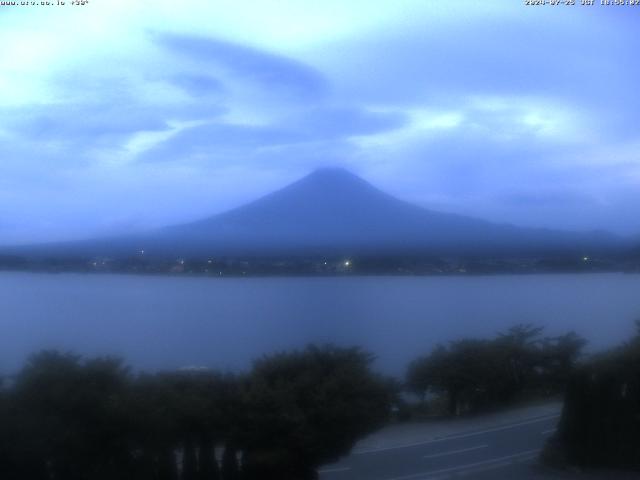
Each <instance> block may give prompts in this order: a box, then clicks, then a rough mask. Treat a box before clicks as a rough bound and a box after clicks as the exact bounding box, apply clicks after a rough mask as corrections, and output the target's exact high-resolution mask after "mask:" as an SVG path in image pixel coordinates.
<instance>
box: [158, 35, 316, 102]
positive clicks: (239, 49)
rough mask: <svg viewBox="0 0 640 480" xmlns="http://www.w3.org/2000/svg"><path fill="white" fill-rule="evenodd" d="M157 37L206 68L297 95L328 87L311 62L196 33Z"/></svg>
mask: <svg viewBox="0 0 640 480" xmlns="http://www.w3.org/2000/svg"><path fill="white" fill-rule="evenodd" d="M152 38H153V39H154V41H155V42H156V43H157V44H158V45H159V46H161V47H163V48H165V49H167V50H170V51H172V52H174V53H175V54H177V55H179V56H182V57H187V58H190V59H192V60H194V61H196V62H198V63H199V65H200V66H201V68H202V69H207V68H211V67H221V68H223V69H224V70H226V71H227V72H228V73H231V74H232V75H233V76H235V77H237V78H240V79H242V80H245V81H250V82H253V83H255V84H258V85H259V86H261V87H262V88H264V89H269V90H272V91H273V92H274V93H278V94H285V95H289V96H291V97H293V98H317V97H322V96H324V95H325V94H326V93H327V91H328V83H327V81H326V79H325V78H324V76H323V75H322V74H321V73H320V72H318V71H317V70H316V69H314V68H312V67H309V66H308V65H306V64H304V63H302V62H298V61H296V60H293V59H291V58H287V57H284V56H281V55H276V54H273V53H267V52H264V51H261V50H258V49H255V48H250V47H247V46H242V45H238V44H235V43H231V42H227V41H223V40H218V39H213V38H205V37H199V36H192V35H180V34H174V33H155V34H153V37H152Z"/></svg>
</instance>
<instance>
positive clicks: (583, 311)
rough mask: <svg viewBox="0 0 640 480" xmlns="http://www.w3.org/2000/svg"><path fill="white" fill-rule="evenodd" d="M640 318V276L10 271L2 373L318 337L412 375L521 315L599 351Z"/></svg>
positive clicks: (3, 278) (240, 351) (224, 358)
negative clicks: (427, 356) (71, 356)
mask: <svg viewBox="0 0 640 480" xmlns="http://www.w3.org/2000/svg"><path fill="white" fill-rule="evenodd" d="M636 318H640V275H623V274H597V275H530V276H506V275H505V276H492V277H364V278H249V279H246V278H242V279H231V278H227V279H209V278H176V277H149V276H119V275H75V274H65V275H48V274H27V273H0V372H2V371H4V372H7V371H12V370H15V369H16V368H18V367H19V366H20V365H21V363H22V361H23V360H24V358H25V357H26V356H27V355H28V354H29V353H31V352H33V351H35V350H38V349H41V348H52V347H55V348H58V349H69V350H73V351H76V352H79V353H83V354H103V353H109V354H116V355H119V356H123V357H124V358H125V359H126V360H127V361H128V362H129V363H130V364H131V365H133V366H135V367H139V368H144V369H156V368H174V367H180V366H188V365H203V366H213V367H217V368H223V369H227V368H228V369H242V368H246V367H248V366H249V365H250V362H251V359H252V358H254V357H256V356H259V355H261V354H263V353H267V352H273V351H274V350H279V349H286V348H290V347H300V346H304V345H305V344H306V343H308V342H311V341H315V342H335V343H338V344H342V345H351V344H357V345H360V346H363V347H365V348H366V349H368V350H370V351H372V352H374V353H375V354H376V355H377V356H378V361H377V362H378V363H377V366H378V367H379V368H380V369H381V370H382V371H384V372H386V373H392V374H401V373H402V372H403V370H404V368H405V366H406V365H407V363H408V362H409V361H410V360H411V359H412V358H414V357H415V356H417V355H419V354H421V353H424V352H427V351H428V350H429V349H430V348H431V347H432V346H433V345H434V344H435V343H437V342H442V341H448V340H451V339H455V338H457V337H460V336H462V335H469V336H486V335H492V334H494V333H495V332H497V331H500V330H502V329H505V328H507V327H508V326H510V325H512V324H514V323H517V322H535V323H538V324H541V325H545V326H547V327H548V331H549V333H562V332H565V331H567V330H570V329H573V330H576V331H577V332H578V333H580V334H582V335H584V336H585V337H587V338H588V339H589V340H590V342H591V348H603V347H606V346H610V345H612V344H614V343H616V342H619V341H621V340H624V339H625V338H626V337H628V336H629V335H630V333H631V332H633V320H634V319H636Z"/></svg>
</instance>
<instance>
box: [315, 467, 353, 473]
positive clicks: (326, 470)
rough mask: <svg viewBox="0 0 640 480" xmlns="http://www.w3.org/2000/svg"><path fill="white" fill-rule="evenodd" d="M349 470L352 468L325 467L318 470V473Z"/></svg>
mask: <svg viewBox="0 0 640 480" xmlns="http://www.w3.org/2000/svg"><path fill="white" fill-rule="evenodd" d="M349 470H351V467H336V468H323V469H322V470H318V473H338V472H348V471H349Z"/></svg>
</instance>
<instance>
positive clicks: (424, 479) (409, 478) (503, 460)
mask: <svg viewBox="0 0 640 480" xmlns="http://www.w3.org/2000/svg"><path fill="white" fill-rule="evenodd" d="M539 452H540V450H539V449H536V450H526V451H524V452H520V453H514V454H513V455H506V456H504V457H497V458H491V459H489V460H483V461H481V462H474V463H467V464H465V465H458V466H455V467H449V468H442V469H440V470H432V471H430V472H420V473H412V474H411V475H404V476H402V477H393V478H388V479H386V480H413V479H420V480H433V479H434V478H436V477H434V475H441V474H443V473H452V472H461V471H463V470H470V469H473V468H475V467H482V466H489V467H488V468H491V467H493V466H497V465H500V464H505V465H508V464H509V463H510V462H509V460H511V461H525V460H529V457H531V458H533V457H535V455H537V454H538V453H539ZM480 470H481V469H480Z"/></svg>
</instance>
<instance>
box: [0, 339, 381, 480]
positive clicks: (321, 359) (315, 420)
mask: <svg viewBox="0 0 640 480" xmlns="http://www.w3.org/2000/svg"><path fill="white" fill-rule="evenodd" d="M371 361H372V357H371V356H370V355H369V354H367V353H365V352H362V351H361V350H359V349H356V348H337V347H331V346H327V347H313V346H311V347H308V348H307V349H306V350H303V351H295V352H291V353H282V354H277V355H272V356H268V357H264V358H262V359H260V360H258V361H256V362H255V364H254V367H253V369H252V371H251V372H250V373H249V374H247V375H243V376H232V375H223V374H220V373H214V372H210V371H198V370H191V371H179V372H170V373H158V374H153V375H150V374H142V375H133V374H132V373H131V372H130V371H129V369H128V368H127V367H126V366H125V365H123V363H122V362H121V361H119V360H116V359H111V358H95V359H88V360H83V359H81V358H80V357H78V356H75V355H71V354H61V353H57V352H50V351H49V352H42V353H39V354H36V355H35V356H33V357H31V358H30V359H29V361H28V362H27V364H26V366H25V367H24V368H23V369H22V371H21V372H19V374H18V375H17V376H16V377H15V378H13V379H11V380H10V381H7V380H6V379H5V384H4V386H3V388H2V390H1V396H0V472H1V478H2V479H3V480H14V479H15V480H45V479H46V480H113V479H119V480H127V479H131V480H134V479H135V480H147V479H148V480H205V479H206V480H238V479H243V480H253V479H260V480H269V479H273V480H276V479H277V480H282V479H288V480H306V479H313V478H316V477H317V473H316V469H317V467H318V466H319V465H321V464H325V463H328V462H331V461H334V460H336V459H337V458H338V457H339V456H341V455H344V454H346V453H347V452H348V451H349V450H350V448H351V447H352V445H353V444H354V443H355V441H356V440H358V439H359V438H360V437H362V436H363V435H365V434H367V433H369V432H371V431H372V430H374V429H376V428H378V427H379V426H380V425H382V424H383V423H384V422H385V421H386V420H387V419H388V417H389V412H390V407H391V404H392V400H393V398H392V397H393V394H394V392H393V389H392V388H391V387H390V383H389V381H388V380H386V379H384V378H382V377H380V376H378V375H377V374H375V373H373V372H372V371H371V368H370V365H371Z"/></svg>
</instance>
